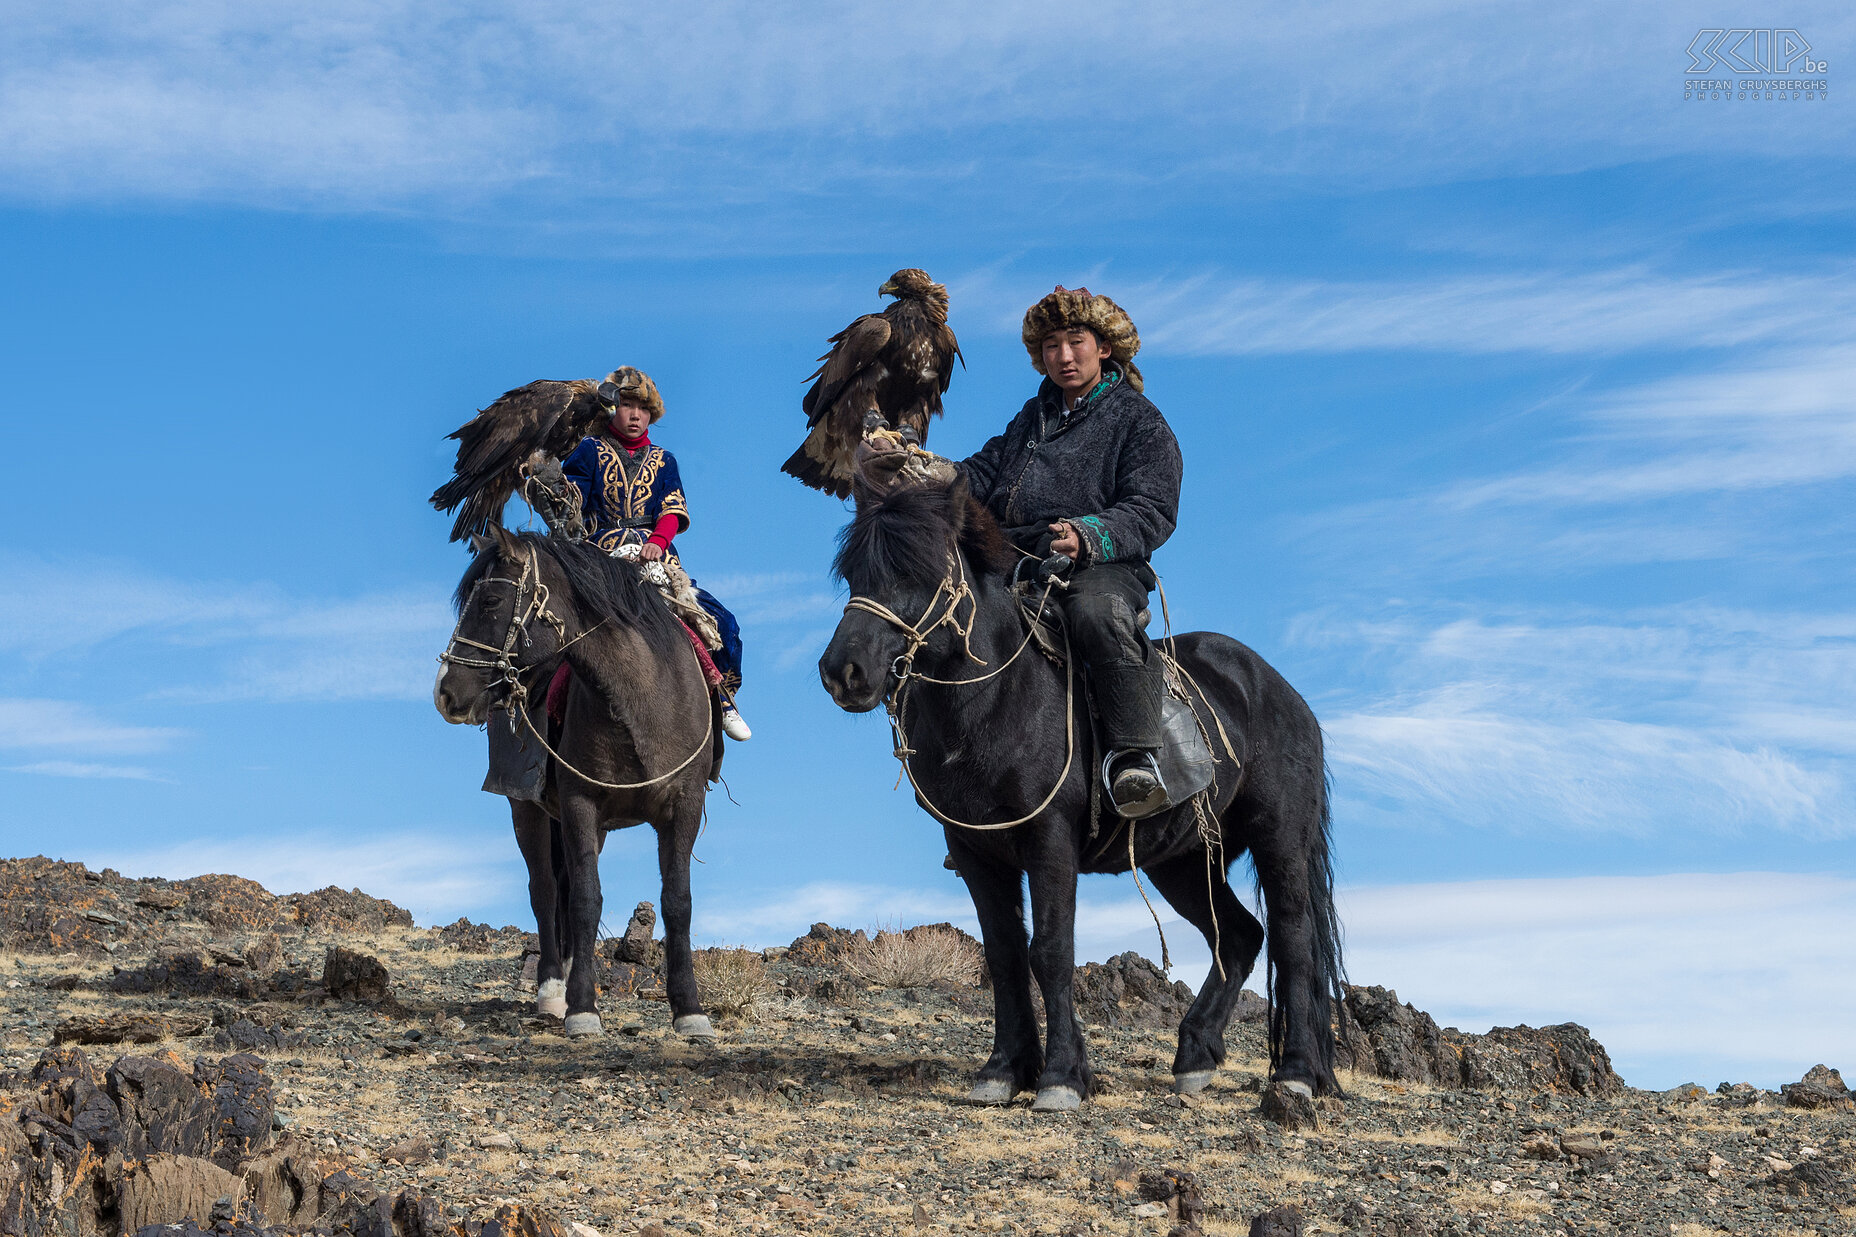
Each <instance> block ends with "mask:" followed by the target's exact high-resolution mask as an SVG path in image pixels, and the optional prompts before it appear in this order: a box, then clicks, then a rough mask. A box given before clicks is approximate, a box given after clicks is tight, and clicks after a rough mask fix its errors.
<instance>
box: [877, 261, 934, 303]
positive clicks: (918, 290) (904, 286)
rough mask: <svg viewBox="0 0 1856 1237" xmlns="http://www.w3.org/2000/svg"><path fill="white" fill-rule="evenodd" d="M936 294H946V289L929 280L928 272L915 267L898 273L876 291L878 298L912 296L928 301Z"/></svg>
mask: <svg viewBox="0 0 1856 1237" xmlns="http://www.w3.org/2000/svg"><path fill="white" fill-rule="evenodd" d="M935 292H943V293H945V289H943V288H942V287H941V285H940V284H938V283H936V282H935V281H934V280H932V279H930V278H928V272H927V271H924V270H922V269H921V268H920V267H914V266H911V267H908V268H906V269H904V270H900V271H897V272H896V273H895V274H894V275H891V276H890V277H889V278H888V279H887V280H885V281H884V283H883V286H882V287H880V288H878V289H877V290H876V293H877V295H878V296H894V297H904V296H912V297H916V298H918V299H926V298H928V297H929V296H931V295H932V294H933V293H935Z"/></svg>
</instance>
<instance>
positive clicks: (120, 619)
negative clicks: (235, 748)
mask: <svg viewBox="0 0 1856 1237" xmlns="http://www.w3.org/2000/svg"><path fill="white" fill-rule="evenodd" d="M0 568H3V569H4V570H5V571H6V572H7V573H8V575H9V577H10V578H12V579H15V580H17V581H18V582H19V583H20V587H19V588H18V589H17V590H15V591H12V592H10V593H9V594H7V595H6V596H5V597H0V633H3V634H0V650H5V651H9V652H14V653H17V654H19V655H20V656H21V657H23V658H24V659H25V660H26V661H27V662H28V663H29V664H31V663H39V662H44V661H46V660H48V659H53V658H56V659H58V660H59V662H60V663H61V664H70V663H72V662H73V661H75V659H76V655H77V654H79V653H81V652H87V651H94V650H96V649H98V648H100V647H102V646H105V645H107V644H110V643H111V642H117V641H126V640H140V641H144V642H146V643H145V644H144V645H143V646H141V647H142V648H143V649H145V650H146V649H149V648H152V649H156V650H159V652H158V653H157V654H156V655H154V656H152V657H150V658H148V659H146V660H147V662H148V664H149V665H150V666H151V667H155V668H165V669H167V671H168V672H169V673H171V674H173V675H174V676H175V678H176V679H177V680H178V681H172V682H170V684H169V685H168V686H166V687H164V688H161V689H159V690H157V692H156V693H155V694H156V695H157V696H158V697H160V698H162V699H167V700H185V701H196V702H198V701H206V702H215V701H227V700H267V701H279V702H281V701H299V700H321V701H331V700H416V699H422V698H424V697H425V696H427V695H428V694H429V693H430V691H431V681H432V658H433V657H435V656H436V655H437V653H438V651H439V650H440V649H441V648H443V647H444V641H445V637H446V634H447V633H448V632H449V631H450V630H451V625H452V618H451V614H450V611H449V610H448V609H447V607H446V603H445V600H444V596H445V592H444V590H442V589H440V588H438V587H437V586H434V587H432V588H430V589H427V590H418V591H414V590H402V591H397V592H387V593H374V594H366V595H362V596H359V597H335V598H326V597H324V598H317V597H300V596H292V595H290V594H288V593H286V592H284V591H283V590H282V589H279V588H276V587H275V586H272V585H269V584H244V583H222V582H211V581H188V580H179V579H173V578H169V577H162V576H156V575H151V574H148V573H146V572H144V571H141V570H140V569H137V568H133V567H126V566H123V565H121V564H118V563H114V562H108V561H96V560H88V561H87V560H70V561H63V562H48V561H46V560H44V559H40V558H35V557H30V556H24V555H10V556H7V558H6V559H5V560H4V563H0ZM176 650H179V651H180V652H181V653H182V654H184V655H187V656H188V658H189V659H188V660H187V661H186V662H184V663H180V662H177V661H176V659H175V651H176ZM202 651H204V652H205V655H204V656H200V655H199V654H200V653H201V652H202Z"/></svg>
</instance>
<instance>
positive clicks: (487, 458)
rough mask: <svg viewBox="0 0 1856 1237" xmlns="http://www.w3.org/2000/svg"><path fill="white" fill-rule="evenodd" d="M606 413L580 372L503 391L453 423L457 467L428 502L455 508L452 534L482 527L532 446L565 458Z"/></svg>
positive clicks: (461, 536)
mask: <svg viewBox="0 0 1856 1237" xmlns="http://www.w3.org/2000/svg"><path fill="white" fill-rule="evenodd" d="M610 415H611V411H610V409H608V408H607V406H606V404H605V402H604V401H603V400H601V399H600V397H599V384H598V383H597V382H594V381H592V380H591V379H586V378H576V379H572V380H570V381H565V382H561V381H556V380H553V379H549V378H542V379H539V380H537V381H535V382H531V383H529V384H528V385H527V386H523V387H517V388H515V390H513V391H505V392H503V394H502V395H501V396H499V397H497V399H496V401H495V402H494V403H492V404H491V405H490V406H489V407H488V408H485V409H483V410H482V411H481V412H479V413H478V414H477V415H476V416H474V417H472V418H471V419H470V420H469V421H466V422H465V423H464V424H463V425H461V426H459V427H458V429H457V431H456V432H455V433H453V434H451V435H449V437H451V438H454V439H456V440H457V444H458V461H457V468H456V475H454V476H453V477H452V478H451V480H449V481H447V482H445V483H444V484H443V485H441V486H439V487H438V489H437V490H436V491H434V492H433V494H432V506H434V507H436V508H438V510H440V511H445V512H450V511H453V510H457V509H458V508H460V507H462V510H459V511H458V516H457V520H456V521H455V522H454V523H453V524H452V526H451V540H453V541H463V540H465V539H466V538H467V537H469V536H470V535H471V534H472V533H481V532H486V531H488V530H489V529H490V528H492V527H495V526H498V525H500V524H501V523H502V519H503V506H504V504H506V503H507V502H508V501H509V498H510V496H511V495H513V494H514V493H515V492H516V489H517V488H518V487H519V486H520V485H521V483H522V476H521V472H520V468H521V465H522V463H523V462H524V461H525V460H527V459H528V457H529V455H530V454H531V453H533V452H536V451H540V452H542V453H544V454H546V455H549V456H552V457H553V458H555V459H561V458H564V457H565V456H566V455H567V454H568V453H569V452H571V451H572V450H573V449H574V448H575V447H577V446H579V445H580V440H581V439H582V438H585V437H586V436H587V435H588V434H589V433H592V432H594V430H595V429H596V428H597V427H598V425H599V424H600V422H601V421H603V420H605V419H606V418H607V417H609V416H610Z"/></svg>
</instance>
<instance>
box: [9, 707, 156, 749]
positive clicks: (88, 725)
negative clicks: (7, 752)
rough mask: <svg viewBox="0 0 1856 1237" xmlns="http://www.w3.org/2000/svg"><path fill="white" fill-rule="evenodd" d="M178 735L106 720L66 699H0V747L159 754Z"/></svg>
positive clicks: (148, 727) (151, 727)
mask: <svg viewBox="0 0 1856 1237" xmlns="http://www.w3.org/2000/svg"><path fill="white" fill-rule="evenodd" d="M180 733H181V732H180V731H178V730H171V729H167V728H164V727H158V726H124V725H120V724H118V723H116V722H111V721H106V720H104V719H103V718H101V717H99V716H97V714H96V713H95V712H94V711H92V710H91V709H89V708H86V707H85V706H84V705H81V704H76V703H73V702H72V701H69V700H34V699H22V698H17V697H15V698H3V697H0V748H23V749H35V748H80V749H83V750H84V751H86V752H102V753H109V754H122V755H140V754H143V753H147V752H155V751H160V750H161V749H162V748H165V747H167V746H168V745H169V744H170V743H171V742H173V740H174V739H175V738H176V737H178V736H179V735H180Z"/></svg>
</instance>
